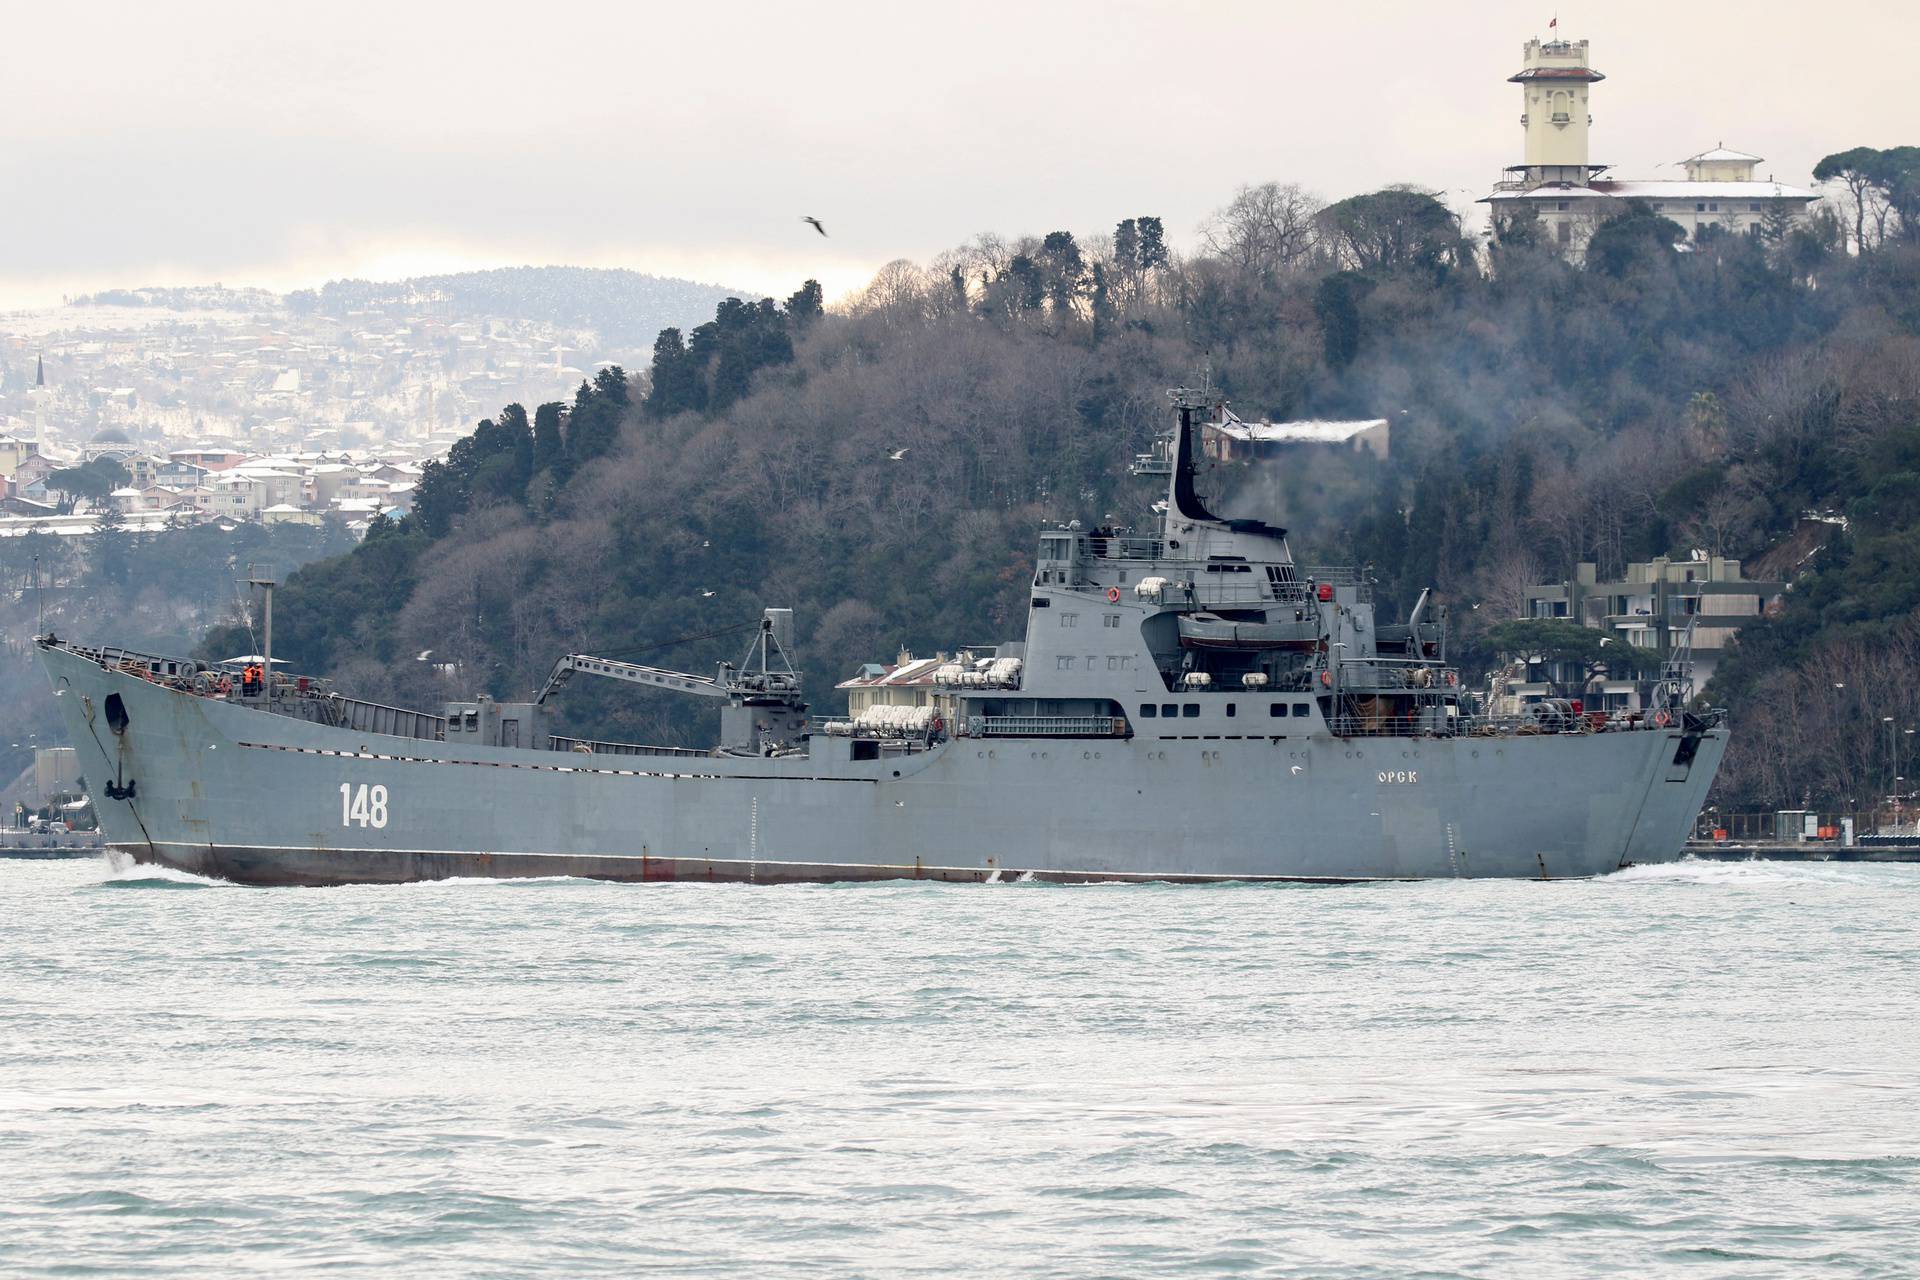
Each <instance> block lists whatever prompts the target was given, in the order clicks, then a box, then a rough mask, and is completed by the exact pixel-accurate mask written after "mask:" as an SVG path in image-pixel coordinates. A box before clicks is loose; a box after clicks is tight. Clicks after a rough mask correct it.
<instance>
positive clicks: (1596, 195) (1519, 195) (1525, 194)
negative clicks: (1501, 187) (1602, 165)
mask: <svg viewBox="0 0 1920 1280" xmlns="http://www.w3.org/2000/svg"><path fill="white" fill-rule="evenodd" d="M1607 198H1608V195H1607V193H1606V192H1604V191H1595V190H1594V189H1593V188H1592V187H1575V186H1551V185H1544V184H1543V185H1541V186H1538V187H1529V188H1527V189H1526V190H1524V191H1521V190H1511V191H1496V192H1494V193H1493V194H1492V195H1490V196H1482V197H1481V199H1482V200H1605V199H1607Z"/></svg>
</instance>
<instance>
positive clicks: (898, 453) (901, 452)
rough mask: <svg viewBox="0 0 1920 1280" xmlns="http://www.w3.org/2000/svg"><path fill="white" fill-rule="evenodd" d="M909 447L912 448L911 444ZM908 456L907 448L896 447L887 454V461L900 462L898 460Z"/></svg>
mask: <svg viewBox="0 0 1920 1280" xmlns="http://www.w3.org/2000/svg"><path fill="white" fill-rule="evenodd" d="M909 448H911V446H909ZM906 456H907V450H906V449H895V450H894V451H893V452H892V453H889V454H888V455H887V461H888V462H898V461H900V459H902V458H904V457H906Z"/></svg>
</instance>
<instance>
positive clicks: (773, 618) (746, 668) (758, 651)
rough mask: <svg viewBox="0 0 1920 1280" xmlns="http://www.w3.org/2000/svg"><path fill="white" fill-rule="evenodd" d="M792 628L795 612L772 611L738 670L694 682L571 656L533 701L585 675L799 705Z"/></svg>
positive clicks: (684, 675) (681, 675)
mask: <svg viewBox="0 0 1920 1280" xmlns="http://www.w3.org/2000/svg"><path fill="white" fill-rule="evenodd" d="M792 625H793V611H792V610H791V609H768V610H767V611H766V612H765V614H763V615H762V617H761V619H760V627H759V631H758V633H757V634H756V635H755V636H754V640H753V644H752V646H751V647H749V648H748V650H747V656H746V657H745V658H744V659H743V660H742V661H741V663H740V665H739V666H737V667H736V666H735V665H734V664H733V663H731V662H722V663H721V664H719V667H718V669H717V670H716V671H715V673H714V674H713V675H711V676H696V675H692V674H689V673H688V672H685V671H669V670H667V669H666V668H664V667H649V666H643V665H641V664H640V663H637V662H620V661H618V660H616V659H613V658H597V657H595V656H594V655H592V654H590V653H569V654H567V655H565V656H564V657H562V658H561V659H560V660H559V661H558V662H555V663H554V664H553V670H552V671H550V672H548V673H547V682H546V683H545V684H544V685H542V686H541V688H540V692H539V694H538V696H536V697H535V698H534V701H535V702H536V703H544V702H546V700H547V699H548V698H550V697H552V696H553V695H554V694H556V693H558V692H559V691H560V690H561V689H563V688H565V687H566V685H567V683H568V682H569V681H571V680H572V679H573V677H574V675H575V673H576V672H585V673H586V674H588V675H595V676H605V677H606V678H607V679H609V680H624V681H626V682H627V683H629V684H644V685H649V686H651V687H653V688H656V689H671V690H672V691H674V692H675V693H691V694H693V695H695V696H696V697H703V698H721V699H726V700H729V701H738V702H745V703H760V704H775V703H778V704H788V703H794V704H797V703H799V700H800V693H801V688H800V673H799V672H798V671H795V670H794V668H793V663H792V661H791V660H790V659H789V658H788V657H787V648H786V644H785V643H783V642H782V639H781V636H782V633H783V632H784V633H785V634H786V636H787V637H788V639H789V640H790V639H791V636H792V630H791V628H792Z"/></svg>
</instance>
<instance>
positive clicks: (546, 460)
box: [533, 400, 567, 473]
mask: <svg viewBox="0 0 1920 1280" xmlns="http://www.w3.org/2000/svg"><path fill="white" fill-rule="evenodd" d="M563 408H564V406H563V405H561V403H560V402H559V401H558V400H549V401H548V402H547V403H546V404H543V405H541V406H540V407H539V408H538V409H535V410H534V411H533V469H534V471H535V473H538V472H541V471H552V472H555V473H558V472H559V471H560V470H561V469H562V468H563V467H564V465H565V462H566V451H567V446H566V441H565V440H564V438H563V437H562V436H561V434H560V414H561V410H562V409H563Z"/></svg>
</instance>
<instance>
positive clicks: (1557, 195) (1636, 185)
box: [1481, 178, 1819, 202]
mask: <svg viewBox="0 0 1920 1280" xmlns="http://www.w3.org/2000/svg"><path fill="white" fill-rule="evenodd" d="M1818 198H1819V197H1818V196H1817V195H1816V194H1815V193H1814V192H1811V191H1808V190H1806V189H1805V188H1804V187H1792V186H1788V185H1787V184H1786V183H1784V182H1688V181H1686V180H1685V179H1684V178H1681V179H1674V180H1671V181H1666V182H1635V181H1632V180H1630V179H1614V178H1599V179H1596V180H1595V181H1594V182H1593V184H1592V185H1590V186H1585V187H1571V186H1568V187H1557V186H1548V185H1542V186H1538V187H1530V188H1528V189H1527V190H1525V191H1496V192H1494V193H1493V194H1492V195H1490V196H1483V197H1481V199H1482V200H1483V201H1488V202H1492V201H1504V200H1696V201H1697V200H1817V199H1818Z"/></svg>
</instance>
